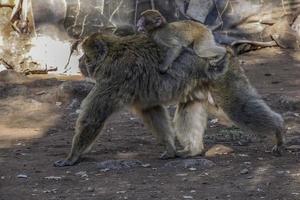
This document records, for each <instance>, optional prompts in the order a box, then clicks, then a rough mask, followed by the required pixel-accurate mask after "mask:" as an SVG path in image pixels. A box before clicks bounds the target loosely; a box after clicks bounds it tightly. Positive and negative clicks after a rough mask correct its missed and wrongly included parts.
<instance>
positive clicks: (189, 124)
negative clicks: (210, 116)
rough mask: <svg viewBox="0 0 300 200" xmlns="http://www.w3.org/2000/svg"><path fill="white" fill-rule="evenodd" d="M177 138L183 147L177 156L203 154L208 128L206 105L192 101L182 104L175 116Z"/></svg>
mask: <svg viewBox="0 0 300 200" xmlns="http://www.w3.org/2000/svg"><path fill="white" fill-rule="evenodd" d="M174 125H175V130H176V136H177V139H178V141H179V143H180V144H181V146H183V148H184V149H183V150H182V151H179V152H178V154H177V155H179V156H181V157H189V156H196V155H200V154H202V153H203V150H204V145H203V136H204V132H205V130H206V126H207V111H206V108H205V105H204V103H202V102H200V101H190V102H187V103H180V104H179V105H178V106H177V110H176V113H175V116H174Z"/></svg>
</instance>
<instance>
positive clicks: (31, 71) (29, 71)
mask: <svg viewBox="0 0 300 200" xmlns="http://www.w3.org/2000/svg"><path fill="white" fill-rule="evenodd" d="M55 71H57V67H54V68H50V69H47V67H46V69H27V70H25V71H24V72H23V73H24V74H25V75H29V74H48V72H55Z"/></svg>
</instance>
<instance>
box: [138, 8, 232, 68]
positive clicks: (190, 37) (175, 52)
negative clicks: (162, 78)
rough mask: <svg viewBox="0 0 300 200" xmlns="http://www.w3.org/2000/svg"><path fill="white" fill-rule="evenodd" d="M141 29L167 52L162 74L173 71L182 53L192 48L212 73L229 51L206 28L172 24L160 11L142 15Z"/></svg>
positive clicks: (149, 11) (199, 25) (202, 25)
mask: <svg viewBox="0 0 300 200" xmlns="http://www.w3.org/2000/svg"><path fill="white" fill-rule="evenodd" d="M137 29H138V31H140V32H146V33H148V34H149V35H150V36H151V38H152V39H154V41H155V42H156V43H157V44H159V45H161V46H163V47H166V48H167V54H166V58H165V59H164V62H163V64H162V65H160V71H161V72H162V73H165V72H166V71H167V70H168V69H169V68H170V66H171V65H172V63H173V62H174V60H175V59H176V58H177V57H178V56H179V55H180V53H181V51H182V49H183V48H189V46H192V49H193V51H194V52H195V53H196V54H197V55H198V56H199V57H201V58H206V59H208V60H209V63H210V65H211V66H210V67H209V68H208V70H210V71H214V70H218V69H217V68H216V66H217V65H220V64H219V61H221V60H222V58H223V57H224V56H225V54H226V48H224V47H222V46H219V45H217V43H216V42H215V39H214V35H213V34H212V32H211V31H210V30H209V29H208V28H207V27H206V26H205V25H204V24H201V23H198V22H195V21H191V20H183V21H176V22H172V23H168V22H167V20H166V19H165V18H164V16H162V14H161V13H160V12H159V11H157V10H146V11H144V12H143V13H141V17H140V19H139V20H138V22H137ZM216 73H217V72H216Z"/></svg>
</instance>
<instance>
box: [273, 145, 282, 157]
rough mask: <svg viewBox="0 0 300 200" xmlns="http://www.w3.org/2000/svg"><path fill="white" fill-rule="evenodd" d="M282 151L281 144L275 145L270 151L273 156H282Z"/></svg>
mask: <svg viewBox="0 0 300 200" xmlns="http://www.w3.org/2000/svg"><path fill="white" fill-rule="evenodd" d="M282 151H283V145H275V146H274V147H273V148H272V151H271V152H272V154H273V155H274V156H282Z"/></svg>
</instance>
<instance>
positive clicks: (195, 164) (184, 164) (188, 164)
mask: <svg viewBox="0 0 300 200" xmlns="http://www.w3.org/2000/svg"><path fill="white" fill-rule="evenodd" d="M215 165H216V164H215V163H214V162H212V161H210V160H207V159H204V158H197V159H183V160H175V161H170V162H167V163H166V164H165V167H175V168H177V167H179V168H186V169H192V168H196V169H197V168H198V169H199V168H200V169H205V168H211V167H213V166H215Z"/></svg>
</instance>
